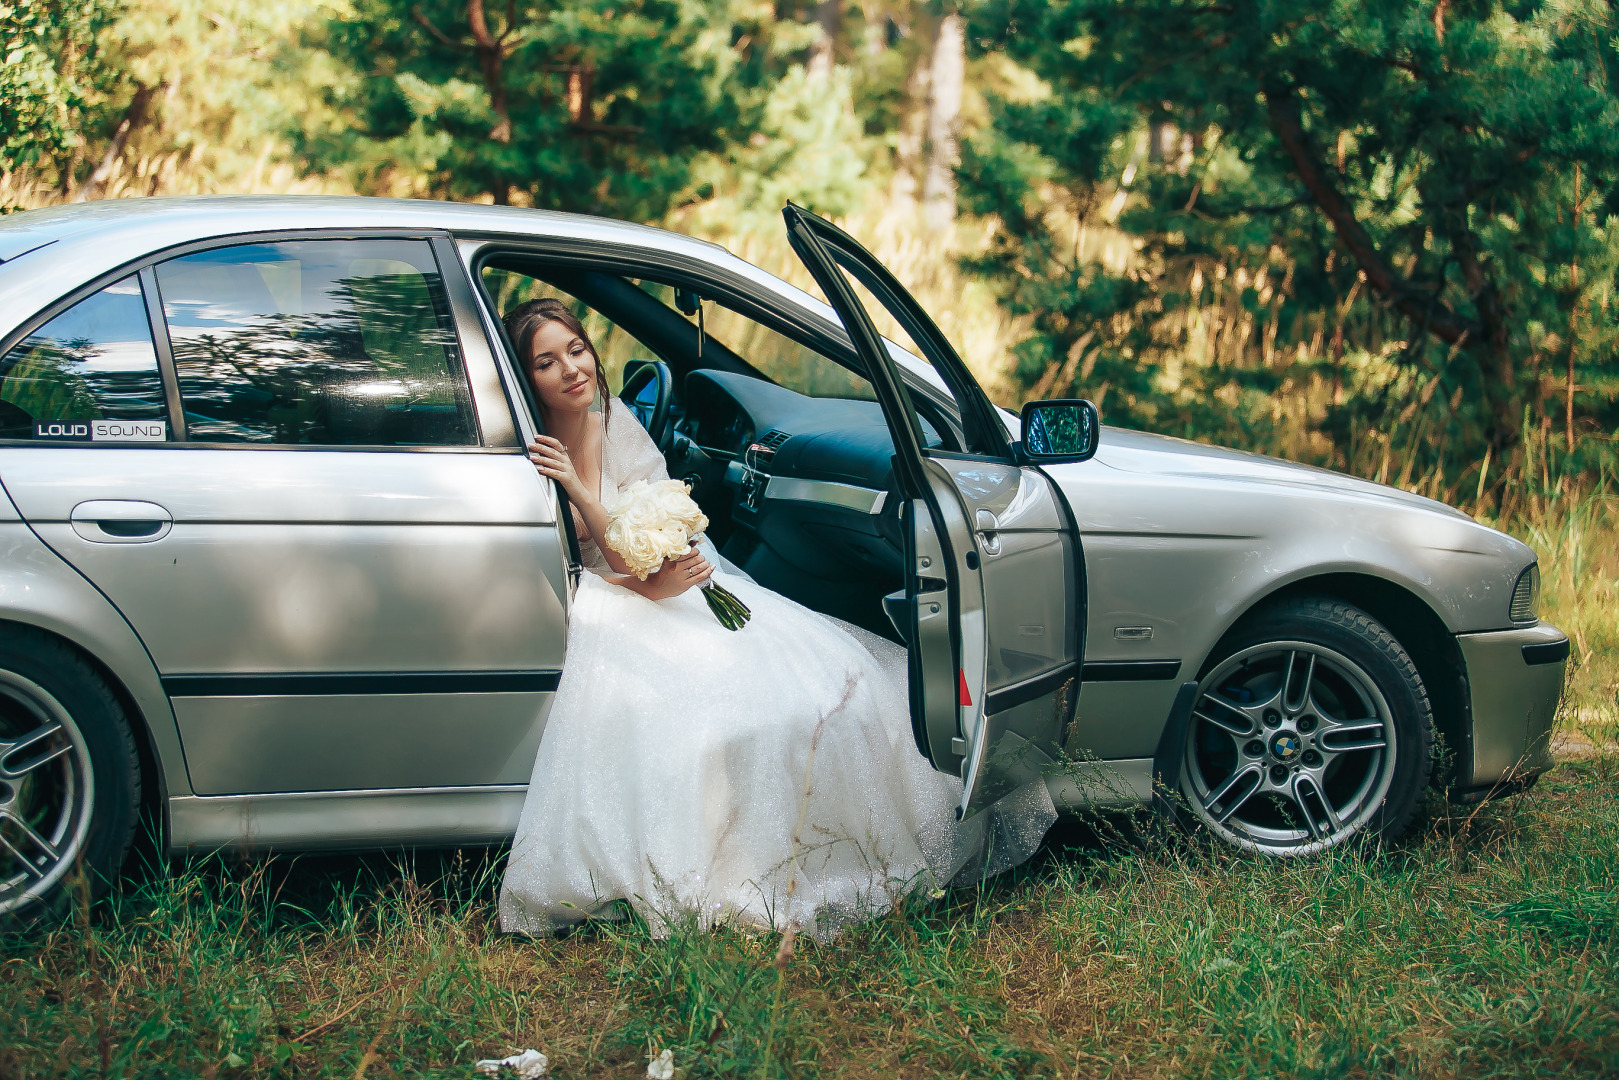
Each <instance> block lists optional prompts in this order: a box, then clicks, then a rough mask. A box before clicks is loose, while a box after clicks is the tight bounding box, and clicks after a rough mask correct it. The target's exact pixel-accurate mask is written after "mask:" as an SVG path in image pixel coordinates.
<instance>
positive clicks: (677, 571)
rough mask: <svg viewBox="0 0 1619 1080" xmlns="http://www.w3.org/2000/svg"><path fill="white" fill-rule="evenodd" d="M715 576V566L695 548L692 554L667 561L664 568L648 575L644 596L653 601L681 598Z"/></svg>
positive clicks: (664, 562)
mask: <svg viewBox="0 0 1619 1080" xmlns="http://www.w3.org/2000/svg"><path fill="white" fill-rule="evenodd" d="M713 575H714V565H713V564H712V563H710V562H709V561H708V560H707V559H705V558H703V553H702V552H701V551H699V550H698V549H697V548H695V547H693V548H692V549H691V552H690V554H687V555H682V556H681V557H680V558H678V559H665V560H664V561H663V566H662V567H660V568H659V569H658V570H657V571H656V572H655V573H651V574H648V575H647V579H646V588H645V589H644V590H643V591H642V595H643V596H646V597H648V598H649V599H652V600H667V599H669V598H670V597H671V596H679V595H680V594H681V593H683V592H685V591H686V590H687V589H689V588H691V587H692V586H693V585H701V584H702V583H703V582H705V581H707V580H708V579H709V578H710V577H712V576H713Z"/></svg>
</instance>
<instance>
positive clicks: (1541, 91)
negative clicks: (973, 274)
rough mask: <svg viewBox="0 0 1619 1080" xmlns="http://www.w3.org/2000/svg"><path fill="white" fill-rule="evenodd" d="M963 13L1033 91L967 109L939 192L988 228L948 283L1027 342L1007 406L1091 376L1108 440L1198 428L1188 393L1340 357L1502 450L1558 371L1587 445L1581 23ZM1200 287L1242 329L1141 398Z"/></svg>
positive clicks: (1598, 195)
mask: <svg viewBox="0 0 1619 1080" xmlns="http://www.w3.org/2000/svg"><path fill="white" fill-rule="evenodd" d="M968 11H969V14H970V30H969V35H970V37H969V40H970V43H971V45H972V46H973V47H974V48H975V49H977V50H978V51H980V52H984V51H1004V53H1005V54H1006V55H1007V56H1009V57H1010V58H1012V59H1014V60H1015V61H1016V62H1017V63H1018V64H1019V65H1021V66H1022V67H1023V68H1025V69H1026V70H1027V71H1028V72H1030V73H1032V74H1033V75H1034V76H1036V77H1037V78H1038V80H1039V82H1040V87H1039V89H1038V90H1037V91H1035V92H1033V93H1029V94H1025V95H1024V96H1023V97H1022V98H1020V99H1013V98H1012V97H1011V96H1010V95H1007V96H1002V97H1000V98H997V99H995V100H994V101H993V102H992V111H993V124H992V126H991V128H990V130H987V131H985V132H981V133H979V134H978V135H976V136H975V137H974V138H972V139H971V140H969V141H968V143H967V145H966V147H965V150H964V160H963V165H962V169H961V172H962V176H963V193H964V196H965V197H967V198H969V199H970V200H971V206H972V208H973V209H974V210H976V211H977V212H979V213H982V214H986V215H991V216H992V218H993V220H994V221H995V223H996V230H995V238H994V242H993V245H992V247H991V249H990V250H989V251H988V252H987V253H986V254H985V255H984V256H983V257H982V258H980V259H978V260H977V261H976V262H975V263H974V268H975V269H976V270H977V271H978V272H980V273H982V274H984V275H986V276H987V277H989V278H990V279H991V280H993V281H995V282H997V283H998V286H999V287H1000V289H1001V290H1002V292H1003V295H1004V296H1005V297H1006V300H1007V302H1008V303H1009V304H1010V305H1011V307H1012V308H1013V310H1014V311H1016V312H1017V313H1019V314H1023V315H1026V316H1028V317H1029V318H1030V320H1031V321H1032V325H1033V333H1032V334H1031V336H1030V337H1029V339H1028V340H1027V341H1026V342H1025V343H1024V345H1023V347H1022V352H1021V354H1020V358H1019V362H1020V368H1019V371H1020V374H1021V376H1022V378H1023V379H1024V380H1025V383H1026V385H1033V386H1036V387H1037V388H1038V389H1040V390H1041V391H1042V392H1055V393H1061V392H1067V391H1069V390H1075V391H1078V390H1083V389H1085V388H1086V386H1087V385H1088V386H1090V387H1094V386H1096V385H1097V384H1098V383H1104V382H1105V383H1107V384H1108V385H1110V386H1111V387H1112V388H1113V391H1114V395H1113V397H1112V398H1111V399H1110V400H1113V401H1114V402H1115V403H1116V406H1115V409H1114V414H1113V415H1114V417H1115V419H1123V420H1124V421H1125V422H1126V423H1132V424H1138V425H1141V426H1157V427H1159V428H1170V429H1182V430H1185V431H1186V432H1187V433H1192V432H1194V431H1196V430H1198V429H1199V428H1200V427H1203V426H1204V423H1205V420H1206V418H1207V416H1208V414H1209V413H1210V412H1211V411H1216V412H1217V411H1219V410H1220V409H1221V408H1224V407H1227V404H1228V403H1226V404H1223V403H1222V402H1220V401H1214V400H1211V398H1210V394H1211V393H1212V392H1213V391H1214V390H1216V389H1218V388H1219V387H1221V386H1223V385H1224V386H1229V387H1233V388H1234V389H1235V391H1236V392H1238V393H1239V394H1240V393H1241V392H1242V391H1243V390H1245V389H1248V390H1255V389H1257V390H1258V391H1259V392H1263V391H1264V390H1265V389H1266V388H1268V387H1274V386H1275V385H1276V384H1277V383H1278V381H1279V380H1280V379H1282V378H1284V377H1286V374H1287V370H1288V365H1289V364H1290V363H1293V362H1295V361H1296V360H1301V358H1303V359H1309V360H1312V361H1313V362H1318V363H1326V364H1339V363H1341V362H1342V359H1343V356H1344V353H1345V349H1346V347H1347V348H1349V349H1353V350H1359V351H1360V352H1361V353H1364V354H1367V355H1369V356H1371V357H1372V358H1374V359H1382V360H1386V361H1388V362H1389V363H1392V364H1393V365H1395V367H1396V368H1397V369H1401V370H1406V371H1411V372H1415V373H1418V374H1420V375H1421V376H1422V379H1424V380H1426V381H1427V382H1431V383H1432V384H1433V385H1432V386H1431V387H1430V386H1426V385H1425V387H1424V394H1425V395H1426V396H1425V397H1424V399H1423V400H1424V402H1427V401H1429V400H1431V399H1433V398H1434V397H1435V396H1436V391H1437V392H1438V394H1437V400H1438V401H1439V403H1440V404H1441V405H1444V406H1445V407H1446V411H1447V415H1448V417H1449V419H1448V420H1447V421H1446V422H1447V423H1449V424H1450V425H1451V427H1452V428H1454V429H1455V430H1456V431H1457V433H1458V434H1457V441H1458V442H1466V443H1468V444H1469V445H1470V446H1471V448H1472V449H1474V450H1475V451H1485V450H1487V451H1491V452H1495V453H1500V452H1501V451H1503V450H1508V449H1510V448H1511V447H1513V446H1514V445H1516V444H1517V443H1518V441H1519V440H1520V439H1521V438H1522V436H1523V434H1524V433H1523V430H1522V425H1523V418H1524V416H1525V410H1526V407H1527V408H1530V409H1531V410H1532V411H1533V410H1537V409H1539V408H1540V407H1541V405H1542V403H1543V402H1544V401H1545V400H1546V398H1547V395H1548V394H1550V393H1552V392H1554V391H1553V389H1552V388H1553V386H1554V382H1553V380H1555V378H1556V375H1555V372H1556V371H1558V370H1562V371H1563V374H1564V375H1565V376H1567V375H1568V372H1569V371H1573V372H1574V374H1573V375H1572V377H1569V378H1567V387H1565V389H1567V390H1568V396H1569V398H1570V400H1576V399H1577V400H1576V405H1577V406H1578V408H1577V409H1576V410H1575V411H1578V412H1579V413H1580V414H1581V415H1586V416H1589V417H1591V418H1592V422H1593V423H1600V424H1602V425H1603V426H1604V427H1609V428H1611V427H1612V426H1613V420H1614V417H1613V416H1611V415H1609V414H1608V412H1605V411H1604V410H1609V411H1611V408H1612V402H1613V390H1614V385H1613V380H1612V378H1611V370H1610V368H1609V365H1611V364H1612V357H1613V342H1614V325H1615V324H1614V315H1613V314H1612V313H1611V312H1612V308H1611V306H1610V305H1609V304H1608V302H1607V293H1608V289H1609V287H1610V285H1611V284H1612V280H1613V271H1614V266H1615V261H1616V256H1619V237H1616V236H1615V232H1614V229H1613V224H1614V222H1613V220H1612V219H1611V218H1610V215H1611V214H1612V213H1613V212H1614V211H1615V210H1619V189H1616V187H1615V180H1616V179H1619V102H1616V101H1615V98H1614V93H1613V91H1614V86H1613V84H1612V83H1611V82H1610V79H1609V75H1608V71H1609V69H1610V68H1612V67H1613V66H1614V65H1615V63H1619V56H1616V55H1615V50H1614V46H1613V41H1614V33H1615V29H1616V27H1615V20H1614V16H1613V14H1612V13H1611V12H1610V10H1609V8H1608V6H1607V5H1605V4H1600V3H1595V2H1593V0H1549V2H1545V3H1535V2H1503V0H1475V2H1453V0H1438V2H1437V3H1435V2H1431V0H1429V2H1406V0H1330V2H1311V0H1252V2H1249V3H1241V4H1226V3H1220V2H1215V3H1209V2H1207V0H1190V2H1189V0H1134V2H1132V3H1116V2H1113V0H979V2H975V3H972V4H971V5H970V6H969V8H968ZM1115 215H1116V220H1114V216H1115ZM1087 227H1091V228H1097V227H1105V228H1111V229H1117V230H1119V231H1121V232H1122V233H1123V235H1124V237H1125V238H1127V239H1128V240H1129V241H1130V243H1129V245H1128V246H1129V248H1132V249H1134V250H1132V251H1127V252H1126V255H1127V257H1124V258H1113V259H1111V260H1108V259H1100V258H1096V257H1095V256H1094V255H1089V256H1087V255H1082V254H1081V252H1080V249H1081V247H1082V246H1083V245H1082V243H1080V242H1079V240H1076V235H1077V236H1078V237H1079V238H1080V240H1083V230H1084V229H1085V228H1087ZM1216 269H1217V270H1219V272H1221V273H1227V274H1228V278H1227V280H1228V281H1231V280H1235V282H1236V287H1238V288H1240V289H1242V290H1243V297H1242V302H1243V304H1244V305H1245V307H1246V308H1247V321H1246V323H1245V324H1244V325H1245V327H1246V329H1243V330H1242V332H1241V340H1240V341H1238V342H1237V348H1236V349H1235V350H1233V351H1227V352H1225V353H1220V354H1219V355H1216V356H1214V357H1213V358H1212V360H1211V361H1210V365H1209V367H1208V369H1207V370H1206V371H1205V372H1204V373H1203V374H1204V376H1205V378H1204V380H1203V381H1202V382H1201V383H1199V382H1197V381H1195V380H1193V381H1187V379H1186V378H1184V377H1183V378H1181V379H1179V380H1178V381H1177V380H1168V379H1166V378H1165V377H1164V365H1165V364H1168V363H1171V362H1179V361H1177V360H1176V358H1175V351H1176V349H1177V347H1178V345H1179V344H1180V343H1181V342H1182V341H1183V340H1184V331H1185V327H1186V326H1187V325H1188V324H1189V322H1191V321H1193V320H1194V319H1195V310H1194V309H1195V308H1196V306H1197V304H1198V303H1199V292H1200V289H1201V288H1203V287H1204V286H1206V285H1207V279H1206V277H1205V276H1204V273H1205V272H1206V271H1213V270H1216ZM1346 339H1348V340H1347V342H1346ZM1236 354H1244V355H1246V357H1248V359H1246V360H1244V361H1243V362H1242V363H1241V364H1236V363H1233V361H1232V356H1233V355H1236ZM1180 359H1181V360H1184V357H1182V358H1180ZM1222 365H1224V366H1222ZM1570 365H1572V367H1570ZM1549 373H1550V375H1549ZM1170 382H1175V383H1176V385H1178V386H1179V388H1180V393H1179V394H1178V396H1177V395H1176V394H1175V393H1171V392H1170V391H1169V390H1166V385H1167V384H1169V383H1170ZM1452 403H1454V404H1452ZM1373 404H1374V405H1375V404H1376V403H1373ZM1385 404H1386V403H1385ZM1564 411H1565V412H1567V411H1568V410H1564ZM1367 416H1368V417H1370V419H1371V422H1373V423H1376V422H1378V419H1379V416H1378V413H1377V411H1376V409H1375V408H1374V409H1372V410H1371V411H1369V412H1368V413H1367ZM1562 419H1563V422H1564V423H1565V424H1566V423H1567V422H1568V417H1567V416H1564V417H1563V418H1562ZM1547 422H1550V421H1547ZM1576 422H1577V421H1576ZM1341 428H1342V425H1341V424H1340V425H1339V428H1338V429H1333V427H1332V424H1331V423H1329V424H1328V429H1329V432H1328V433H1329V434H1332V435H1335V436H1336V437H1338V438H1340V439H1341V438H1342V437H1343V436H1344V432H1343V431H1342V430H1341ZM1447 430H1449V429H1447ZM1573 434H1574V431H1573V428H1572V427H1571V428H1570V432H1569V438H1570V442H1572V439H1573ZM1463 449H1464V447H1462V446H1459V445H1455V444H1453V453H1454V452H1455V451H1460V450H1463ZM1441 450H1442V444H1441Z"/></svg>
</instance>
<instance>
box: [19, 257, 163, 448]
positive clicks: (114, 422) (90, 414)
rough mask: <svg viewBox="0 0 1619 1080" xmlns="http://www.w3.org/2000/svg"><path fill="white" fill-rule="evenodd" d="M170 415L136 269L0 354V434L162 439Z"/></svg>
mask: <svg viewBox="0 0 1619 1080" xmlns="http://www.w3.org/2000/svg"><path fill="white" fill-rule="evenodd" d="M167 416H168V412H167V409H166V408H165V406H164V401H163V379H162V376H161V375H160V374H159V373H158V367H157V350H156V349H155V348H153V345H152V328H151V326H150V325H149V324H148V323H147V320H146V301H145V299H144V297H143V296H142V295H141V286H140V281H139V279H137V278H136V277H134V276H133V275H132V276H130V277H127V278H124V279H123V280H121V281H118V282H115V283H114V284H111V285H108V286H107V287H106V288H104V289H102V290H101V291H100V292H98V293H95V294H94V295H92V296H89V297H86V298H85V299H83V300H80V301H79V302H78V303H77V304H74V305H73V306H72V307H70V308H68V309H67V310H66V311H64V312H62V313H61V314H60V315H58V316H56V317H55V318H54V319H52V320H50V321H49V322H47V323H46V324H45V325H44V326H41V327H40V328H39V329H38V330H35V331H34V332H33V333H32V334H29V335H28V336H27V337H26V338H24V339H23V340H22V341H21V342H20V343H19V344H18V345H17V346H16V347H14V348H13V349H12V350H11V351H10V352H8V353H6V355H5V357H4V358H3V359H0V438H6V439H42V440H63V439H65V440H70V441H81V440H82V441H95V442H99V441H115V442H162V441H164V440H165V439H167V438H168V422H167Z"/></svg>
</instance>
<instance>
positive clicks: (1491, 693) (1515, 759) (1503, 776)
mask: <svg viewBox="0 0 1619 1080" xmlns="http://www.w3.org/2000/svg"><path fill="white" fill-rule="evenodd" d="M1456 643H1457V644H1458V645H1459V646H1461V650H1462V660H1463V661H1464V663H1465V664H1466V667H1467V689H1468V694H1467V697H1468V709H1469V714H1470V718H1471V723H1470V724H1469V730H1470V735H1471V739H1470V740H1469V741H1470V744H1471V745H1469V746H1465V747H1457V748H1456V750H1457V756H1458V759H1459V760H1458V761H1457V762H1456V788H1457V791H1458V792H1460V793H1464V794H1465V793H1469V792H1479V793H1486V792H1488V791H1489V790H1490V789H1495V788H1499V789H1501V790H1502V791H1505V790H1509V789H1511V790H1516V789H1518V788H1521V787H1522V786H1524V782H1525V781H1527V780H1528V779H1529V778H1531V777H1534V776H1538V775H1539V774H1540V773H1541V772H1544V771H1545V770H1546V768H1547V767H1549V766H1550V765H1551V763H1552V758H1551V733H1552V721H1553V720H1555V719H1556V718H1557V702H1558V699H1559V698H1560V697H1561V696H1562V693H1563V669H1564V668H1565V667H1566V666H1567V665H1568V637H1567V636H1566V635H1564V633H1563V632H1562V631H1561V630H1559V629H1557V627H1555V626H1552V625H1550V624H1549V623H1536V624H1535V625H1534V626H1530V627H1526V628H1524V629H1522V630H1492V631H1488V632H1486V633H1482V634H1457V635H1456Z"/></svg>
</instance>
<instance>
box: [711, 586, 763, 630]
mask: <svg viewBox="0 0 1619 1080" xmlns="http://www.w3.org/2000/svg"><path fill="white" fill-rule="evenodd" d="M702 590H703V599H704V600H707V601H708V610H710V611H712V612H713V613H714V617H715V618H716V619H718V620H719V621H720V625H721V626H723V627H725V628H726V629H727V630H740V629H742V628H743V627H744V626H746V625H748V620H749V619H751V618H753V612H751V611H749V610H748V607H747V605H746V604H744V603H743V602H742V601H740V600H738V599H737V598H736V594H735V593H733V592H731V590H729V589H727V588H726V587H725V586H723V585H714V584H708V585H704V586H702Z"/></svg>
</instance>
